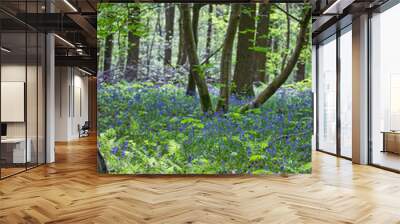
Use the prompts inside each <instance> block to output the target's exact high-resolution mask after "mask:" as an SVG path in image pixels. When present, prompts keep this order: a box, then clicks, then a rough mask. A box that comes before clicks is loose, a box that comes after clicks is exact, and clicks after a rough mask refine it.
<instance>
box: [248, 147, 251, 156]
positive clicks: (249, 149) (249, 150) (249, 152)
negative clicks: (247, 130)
mask: <svg viewBox="0 0 400 224" xmlns="http://www.w3.org/2000/svg"><path fill="white" fill-rule="evenodd" d="M247 156H248V157H250V156H251V148H250V147H249V146H248V147H247Z"/></svg>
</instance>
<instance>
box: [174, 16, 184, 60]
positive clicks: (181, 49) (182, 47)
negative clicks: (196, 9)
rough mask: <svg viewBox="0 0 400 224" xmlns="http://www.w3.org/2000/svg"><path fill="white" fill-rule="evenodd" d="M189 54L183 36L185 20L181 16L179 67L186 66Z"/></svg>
mask: <svg viewBox="0 0 400 224" xmlns="http://www.w3.org/2000/svg"><path fill="white" fill-rule="evenodd" d="M186 59H187V54H186V51H185V37H184V36H183V19H182V15H180V16H179V46H178V61H177V62H176V64H177V65H180V66H182V65H184V64H185V63H186Z"/></svg>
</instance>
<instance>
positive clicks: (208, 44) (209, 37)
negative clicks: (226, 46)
mask: <svg viewBox="0 0 400 224" xmlns="http://www.w3.org/2000/svg"><path fill="white" fill-rule="evenodd" d="M213 10H214V9H213V5H212V4H209V5H208V20H207V40H206V58H207V61H206V64H208V63H210V62H209V58H208V57H210V54H211V41H212V30H213V24H212V22H213V21H212V14H213Z"/></svg>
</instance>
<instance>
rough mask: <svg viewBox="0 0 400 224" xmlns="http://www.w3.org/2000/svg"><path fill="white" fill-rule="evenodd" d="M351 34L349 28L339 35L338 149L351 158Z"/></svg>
mask: <svg viewBox="0 0 400 224" xmlns="http://www.w3.org/2000/svg"><path fill="white" fill-rule="evenodd" d="M351 64H352V35H351V30H349V31H348V32H346V33H344V34H342V35H341V36H340V123H341V124H340V127H341V129H340V135H341V136H340V150H341V155H342V156H346V157H349V158H351V156H352V150H351V141H352V137H351V136H352V125H351V124H352V66H351Z"/></svg>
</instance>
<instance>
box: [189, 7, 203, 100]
mask: <svg viewBox="0 0 400 224" xmlns="http://www.w3.org/2000/svg"><path fill="white" fill-rule="evenodd" d="M203 6H204V4H194V5H193V12H192V28H193V35H194V42H195V44H196V52H197V44H198V39H199V35H198V29H199V28H198V27H199V18H200V9H201V7H203ZM186 95H188V96H195V95H196V84H195V81H194V78H193V69H190V73H189V77H188V85H187V88H186Z"/></svg>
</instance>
